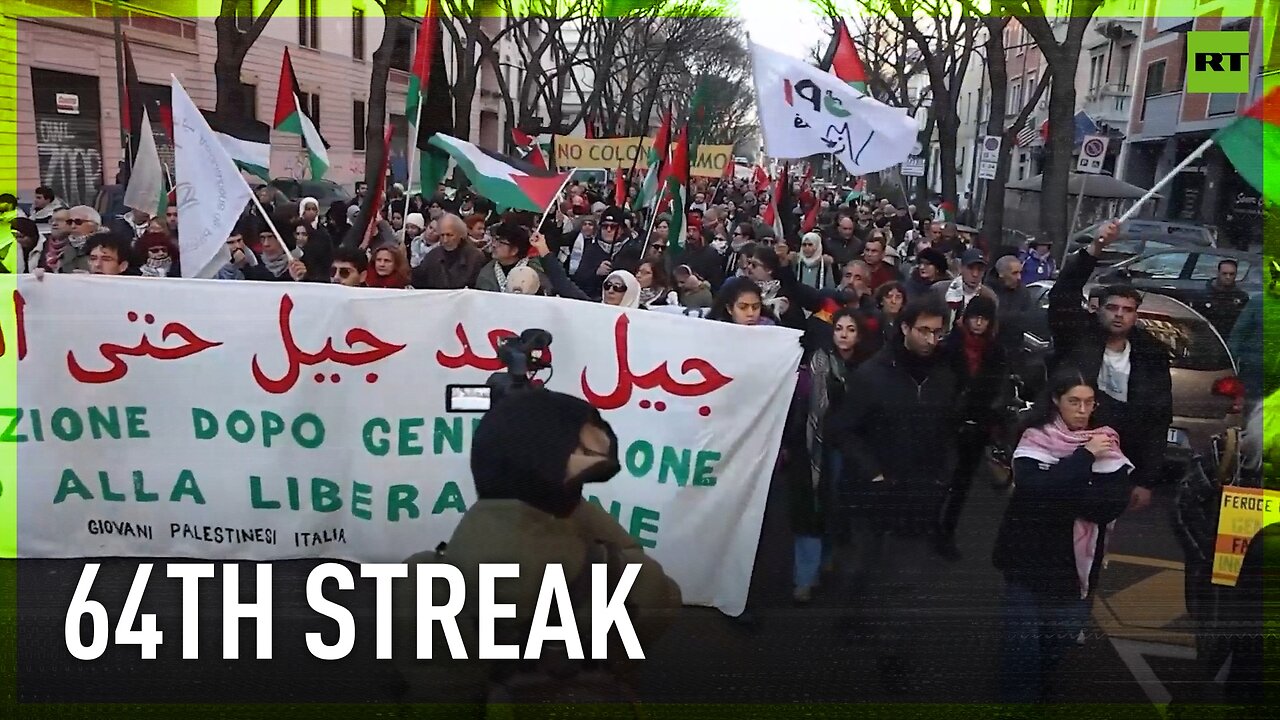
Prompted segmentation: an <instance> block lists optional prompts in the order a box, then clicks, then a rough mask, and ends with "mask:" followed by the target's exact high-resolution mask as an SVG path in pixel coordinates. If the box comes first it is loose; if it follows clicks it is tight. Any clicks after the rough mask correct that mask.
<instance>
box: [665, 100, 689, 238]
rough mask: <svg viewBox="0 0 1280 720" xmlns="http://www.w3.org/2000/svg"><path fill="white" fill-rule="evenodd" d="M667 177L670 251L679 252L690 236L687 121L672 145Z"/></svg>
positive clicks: (666, 171)
mask: <svg viewBox="0 0 1280 720" xmlns="http://www.w3.org/2000/svg"><path fill="white" fill-rule="evenodd" d="M662 174H663V177H664V178H665V179H666V190H667V197H668V198H669V199H670V201H671V223H670V226H669V227H670V229H669V230H668V231H667V244H668V246H669V247H668V252H669V253H672V254H674V253H677V252H680V251H681V250H683V249H684V245H685V241H686V240H687V239H688V237H689V227H688V225H689V222H688V218H687V217H686V216H685V212H686V209H687V208H688V207H689V124H688V123H685V124H684V126H683V127H681V128H680V134H679V135H677V136H676V141H675V144H674V145H672V146H671V154H670V157H669V158H668V162H667V168H666V169H664V170H663V173H662Z"/></svg>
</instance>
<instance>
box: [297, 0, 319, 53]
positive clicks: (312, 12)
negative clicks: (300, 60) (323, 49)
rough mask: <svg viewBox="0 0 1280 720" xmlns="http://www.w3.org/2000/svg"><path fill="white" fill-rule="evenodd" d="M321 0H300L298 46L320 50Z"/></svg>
mask: <svg viewBox="0 0 1280 720" xmlns="http://www.w3.org/2000/svg"><path fill="white" fill-rule="evenodd" d="M319 5H320V0H298V44H299V45H301V46H302V47H305V48H311V49H312V50H319V49H320V13H319Z"/></svg>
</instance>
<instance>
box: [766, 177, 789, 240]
mask: <svg viewBox="0 0 1280 720" xmlns="http://www.w3.org/2000/svg"><path fill="white" fill-rule="evenodd" d="M788 170H789V163H784V164H783V166H782V173H781V174H779V175H778V179H777V181H776V182H775V183H774V185H773V192H772V193H770V195H769V205H768V206H766V207H765V209H764V214H763V215H761V216H760V221H761V222H763V223H764V224H765V225H766V226H768V227H771V228H773V234H774V237H775V238H777V239H778V240H779V241H784V240H786V237H787V234H786V225H785V224H784V223H783V220H782V216H783V214H784V210H783V208H784V205H783V202H784V200H783V196H784V195H790V194H791V193H790V192H789V191H788V187H789V186H790V184H791V181H790V179H789V178H788V177H787V172H788Z"/></svg>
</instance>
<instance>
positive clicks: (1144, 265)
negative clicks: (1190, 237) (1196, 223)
mask: <svg viewBox="0 0 1280 720" xmlns="http://www.w3.org/2000/svg"><path fill="white" fill-rule="evenodd" d="M1189 257H1190V255H1189V254H1188V253H1185V252H1166V253H1157V254H1155V255H1150V256H1148V257H1145V258H1142V259H1140V260H1135V261H1133V262H1132V263H1130V264H1129V265H1127V266H1126V268H1125V269H1127V270H1128V271H1129V272H1130V273H1131V274H1132V275H1133V277H1135V278H1151V279H1153V280H1176V279H1178V278H1180V277H1182V269H1183V268H1184V267H1186V266H1187V260H1188V258H1189Z"/></svg>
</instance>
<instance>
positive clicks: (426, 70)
mask: <svg viewBox="0 0 1280 720" xmlns="http://www.w3.org/2000/svg"><path fill="white" fill-rule="evenodd" d="M439 17H440V2H439V0H429V1H428V2H427V9H426V11H425V12H424V13H423V15H422V22H421V23H420V24H419V25H418V41H417V43H415V44H414V48H413V66H412V72H410V73H409V89H408V91H407V92H406V94H405V108H404V116H405V118H406V119H407V120H408V121H409V136H410V137H411V138H413V139H412V140H410V141H409V146H410V147H415V146H417V144H418V137H419V135H418V133H419V132H420V126H421V125H422V121H421V118H422V114H421V113H422V104H423V102H424V101H425V100H426V94H427V91H428V89H429V88H430V87H431V65H432V62H433V61H434V59H435V55H436V45H438V44H439V43H440V23H439V22H438V18H439ZM446 170H447V167H446ZM410 174H411V175H412V173H410ZM432 174H433V175H434V174H435V173H434V172H433V173H432ZM441 177H444V176H443V174H442V175H441ZM414 180H415V178H413V177H410V178H409V187H408V192H410V193H412V191H413V181H414ZM435 185H436V184H435V183H433V184H432V185H431V187H432V189H433V190H434V189H435Z"/></svg>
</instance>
